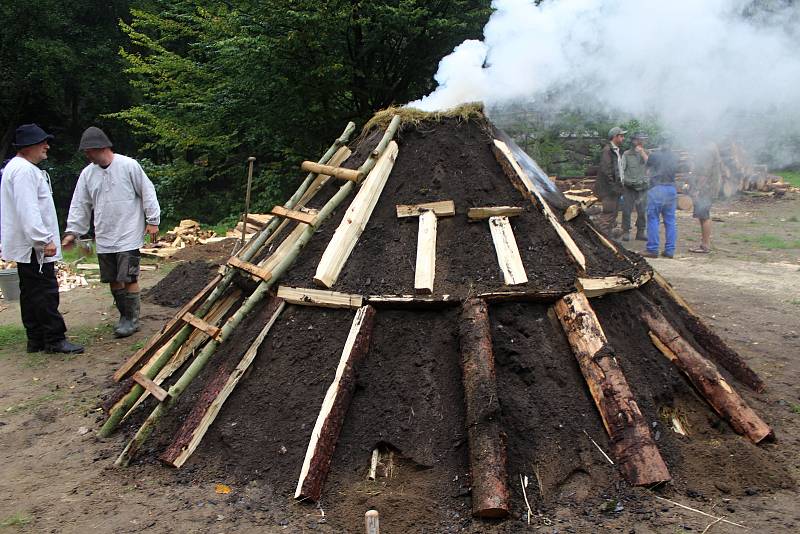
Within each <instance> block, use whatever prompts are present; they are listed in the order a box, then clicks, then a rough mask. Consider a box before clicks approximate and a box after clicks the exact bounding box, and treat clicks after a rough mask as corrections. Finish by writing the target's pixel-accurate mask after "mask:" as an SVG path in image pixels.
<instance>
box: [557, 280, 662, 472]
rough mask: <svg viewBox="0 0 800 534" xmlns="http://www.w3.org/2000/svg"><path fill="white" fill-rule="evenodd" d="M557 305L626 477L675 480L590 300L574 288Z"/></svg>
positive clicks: (559, 315)
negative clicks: (572, 291)
mask: <svg viewBox="0 0 800 534" xmlns="http://www.w3.org/2000/svg"><path fill="white" fill-rule="evenodd" d="M554 309H555V312H556V315H557V316H558V319H559V321H560V322H561V326H562V327H563V328H564V332H566V334H567V339H568V340H569V343H570V345H571V346H572V350H573V352H574V353H575V357H576V358H577V360H578V364H579V366H580V368H581V372H582V373H583V377H584V378H585V379H586V383H587V384H588V386H589V391H590V392H591V394H592V398H593V399H594V402H595V405H596V406H597V410H598V411H599V412H600V417H601V418H602V420H603V425H604V426H605V428H606V432H608V436H609V438H610V439H611V446H612V451H613V453H614V456H615V459H616V461H617V464H618V465H619V468H620V470H621V471H622V474H623V475H624V476H625V478H626V480H628V482H630V483H631V484H632V485H634V486H649V485H651V484H658V483H660V482H666V481H668V480H670V475H669V471H668V470H667V466H666V464H665V463H664V460H663V459H662V458H661V453H659V451H658V447H656V444H655V442H654V441H653V437H652V436H651V435H650V427H649V425H648V424H647V421H646V420H645V418H644V416H643V415H642V412H641V411H640V410H639V406H638V404H637V403H636V399H634V397H633V393H632V392H631V389H630V386H628V382H627V381H626V380H625V376H624V375H623V374H622V369H621V368H620V366H619V363H618V362H617V359H616V356H615V354H614V349H613V348H612V347H611V345H609V343H608V340H607V339H606V336H605V333H604V332H603V328H602V327H601V326H600V322H599V321H598V320H597V316H596V315H595V313H594V310H593V309H592V307H591V305H590V304H589V300H588V299H587V298H586V296H585V295H584V294H583V293H572V294H570V295H567V296H565V297H564V298H562V299H561V300H559V301H558V302H556V304H555V307H554Z"/></svg>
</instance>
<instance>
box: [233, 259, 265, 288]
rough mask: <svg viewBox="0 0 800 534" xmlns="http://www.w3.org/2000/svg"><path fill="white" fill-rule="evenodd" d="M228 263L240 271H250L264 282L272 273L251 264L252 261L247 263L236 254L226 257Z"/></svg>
mask: <svg viewBox="0 0 800 534" xmlns="http://www.w3.org/2000/svg"><path fill="white" fill-rule="evenodd" d="M228 265H230V266H231V267H235V268H236V269H239V270H241V271H244V272H247V273H250V274H252V275H253V276H255V277H257V278H259V279H260V280H263V281H264V282H266V281H267V280H270V279H271V278H272V273H271V272H270V271H269V270H268V269H265V268H263V267H259V266H258V265H253V264H252V263H248V262H246V261H242V260H240V259H239V258H237V257H236V256H231V257H230V258H228Z"/></svg>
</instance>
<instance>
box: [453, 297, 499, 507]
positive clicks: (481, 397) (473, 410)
mask: <svg viewBox="0 0 800 534" xmlns="http://www.w3.org/2000/svg"><path fill="white" fill-rule="evenodd" d="M459 341H460V345H461V377H462V380H463V382H464V401H465V403H466V408H467V413H466V419H467V420H466V423H467V436H468V440H469V457H470V473H471V474H472V515H473V516H475V517H493V518H500V517H506V516H507V515H508V511H509V506H510V502H509V501H510V493H509V490H508V480H507V478H508V476H507V471H506V443H505V436H504V435H503V433H502V431H501V427H500V401H499V400H498V397H497V377H496V374H495V367H494V352H493V350H492V329H491V324H490V323H489V312H488V309H487V305H486V302H485V301H483V300H481V299H469V300H467V301H466V302H465V303H464V307H463V308H462V311H461V320H460V322H459Z"/></svg>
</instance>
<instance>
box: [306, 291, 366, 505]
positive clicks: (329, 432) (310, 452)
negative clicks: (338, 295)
mask: <svg viewBox="0 0 800 534" xmlns="http://www.w3.org/2000/svg"><path fill="white" fill-rule="evenodd" d="M374 324H375V308H373V307H372V306H370V305H366V306H364V307H362V308H359V310H358V311H357V312H356V315H355V317H354V318H353V324H352V325H351V327H350V333H349V334H348V336H347V341H346V342H345V344H344V350H342V356H341V358H340V359H339V365H338V367H337V368H336V376H335V377H334V379H333V382H332V383H331V385H330V387H329V388H328V391H327V393H325V399H324V400H323V401H322V408H321V409H320V412H319V416H318V417H317V422H316V423H315V424H314V430H312V431H311V440H310V441H309V443H308V449H307V450H306V457H305V460H304V461H303V467H302V468H301V470H300V479H299V481H298V482H297V489H296V490H295V493H294V497H295V499H309V500H311V501H315V502H316V501H318V500H319V498H320V497H321V496H322V487H323V485H324V484H325V479H326V478H327V476H328V470H329V469H330V466H331V459H332V458H333V452H334V450H335V448H336V443H337V441H339V432H341V430H342V425H343V424H344V418H345V415H346V414H347V409H348V408H349V406H350V399H352V397H353V391H354V390H355V387H356V376H355V371H356V368H357V367H358V365H359V364H360V363H361V361H362V360H363V359H364V358H365V357H366V355H367V353H368V352H369V344H370V339H371V338H372V329H373V326H374Z"/></svg>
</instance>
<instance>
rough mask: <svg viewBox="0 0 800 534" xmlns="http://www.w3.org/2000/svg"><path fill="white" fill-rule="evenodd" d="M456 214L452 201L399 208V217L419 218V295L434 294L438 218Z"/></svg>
mask: <svg viewBox="0 0 800 534" xmlns="http://www.w3.org/2000/svg"><path fill="white" fill-rule="evenodd" d="M426 206H429V207H426ZM455 212H456V210H455V204H454V203H453V201H452V200H444V201H440V202H429V203H428V204H426V205H398V206H397V216H398V217H400V218H402V217H412V216H418V217H419V233H418V234H417V263H416V266H415V269H414V292H415V293H417V294H422V295H431V294H433V281H434V278H435V277H436V227H437V225H438V218H439V217H440V216H441V217H447V216H452V215H455Z"/></svg>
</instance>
